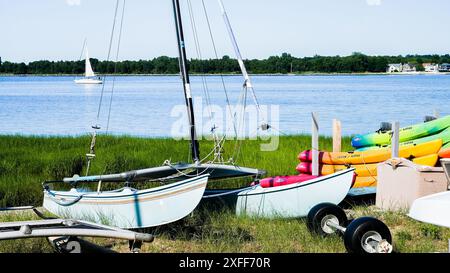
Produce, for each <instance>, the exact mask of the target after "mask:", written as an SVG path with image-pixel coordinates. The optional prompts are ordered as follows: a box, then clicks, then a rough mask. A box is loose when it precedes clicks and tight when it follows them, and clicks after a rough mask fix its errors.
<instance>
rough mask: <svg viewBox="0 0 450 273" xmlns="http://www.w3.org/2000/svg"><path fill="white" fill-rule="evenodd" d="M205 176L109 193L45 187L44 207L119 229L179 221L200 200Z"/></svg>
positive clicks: (203, 189)
mask: <svg viewBox="0 0 450 273" xmlns="http://www.w3.org/2000/svg"><path fill="white" fill-rule="evenodd" d="M207 182H208V175H202V176H198V177H195V178H191V179H187V180H183V181H181V182H176V183H173V184H169V185H165V186H162V187H157V188H152V189H146V190H135V189H132V188H123V189H120V190H116V191H108V192H85V191H80V190H77V189H72V190H71V191H51V190H48V189H46V190H44V204H43V206H44V208H45V209H47V210H48V211H50V212H51V213H53V214H55V215H58V216H59V217H69V218H73V219H81V220H87V221H91V222H95V223H102V224H108V225H112V226H116V227H120V228H126V229H132V228H144V227H154V226H160V225H164V224H168V223H171V222H175V221H177V220H180V219H182V218H184V217H186V216H187V215H189V214H190V213H191V212H192V211H193V210H194V209H195V208H196V207H197V205H198V203H199V202H200V200H201V198H202V196H203V193H204V191H205V188H206V185H207Z"/></svg>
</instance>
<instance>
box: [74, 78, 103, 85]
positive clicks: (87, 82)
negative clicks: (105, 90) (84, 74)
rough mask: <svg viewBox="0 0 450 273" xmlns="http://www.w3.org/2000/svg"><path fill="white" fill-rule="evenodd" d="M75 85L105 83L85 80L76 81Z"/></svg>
mask: <svg viewBox="0 0 450 273" xmlns="http://www.w3.org/2000/svg"><path fill="white" fill-rule="evenodd" d="M75 83H77V84H102V83H103V81H102V80H98V79H90V78H84V79H79V80H75Z"/></svg>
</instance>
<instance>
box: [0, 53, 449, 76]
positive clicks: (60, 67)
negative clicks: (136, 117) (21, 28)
mask: <svg viewBox="0 0 450 273" xmlns="http://www.w3.org/2000/svg"><path fill="white" fill-rule="evenodd" d="M390 63H410V64H412V65H413V66H416V69H417V70H418V71H422V70H423V67H422V64H423V63H450V55H449V54H447V55H406V56H367V55H365V54H362V53H353V54H352V55H350V56H318V55H316V56H313V57H303V58H297V57H293V56H292V55H290V54H288V53H283V54H281V55H280V56H271V57H269V58H267V59H263V60H258V59H252V60H245V64H246V66H247V70H248V71H249V72H250V73H253V74H286V73H365V72H373V73H376V72H386V68H387V66H388V64H390ZM91 64H92V66H93V68H94V71H96V72H97V73H99V74H177V73H179V68H178V58H173V57H167V56H161V57H158V58H154V59H151V60H139V61H120V62H117V63H116V62H112V61H100V60H98V59H94V58H92V59H91ZM189 69H190V71H191V73H198V74H201V73H205V74H231V73H240V69H239V65H238V63H237V61H236V60H235V59H232V58H230V57H229V56H223V57H222V58H221V59H208V60H199V59H191V60H190V61H189ZM0 73H3V74H82V73H84V60H81V61H45V60H43V61H33V62H29V63H28V64H26V63H13V62H8V61H3V62H2V61H1V58H0Z"/></svg>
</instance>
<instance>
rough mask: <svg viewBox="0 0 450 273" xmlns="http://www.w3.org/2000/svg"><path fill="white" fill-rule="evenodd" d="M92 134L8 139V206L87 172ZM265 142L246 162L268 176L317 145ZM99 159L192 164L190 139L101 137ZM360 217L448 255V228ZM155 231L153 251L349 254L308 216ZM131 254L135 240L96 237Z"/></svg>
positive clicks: (290, 167)
mask: <svg viewBox="0 0 450 273" xmlns="http://www.w3.org/2000/svg"><path fill="white" fill-rule="evenodd" d="M89 144H90V137H89V136H82V137H23V136H0V207H5V206H21V205H35V206H40V205H41V203H42V186H41V183H42V182H43V181H44V180H54V179H61V178H63V177H65V176H72V175H73V174H84V173H85V167H86V160H85V154H86V152H87V151H88V149H89ZM260 144H261V141H250V140H246V141H244V143H243V145H242V150H241V156H240V157H239V158H238V161H237V162H238V163H239V164H240V165H242V166H247V167H257V168H260V169H265V170H267V171H268V175H281V174H295V173H296V170H295V167H296V165H297V163H298V160H297V159H296V157H297V155H298V153H299V152H301V151H303V150H305V149H308V147H310V146H311V144H310V137H309V136H283V137H281V139H280V146H279V148H278V150H276V151H273V152H261V151H260ZM212 147H213V143H211V142H209V141H201V152H202V154H207V153H208V152H209V151H210V150H211V148H212ZM233 147H234V143H232V142H228V144H227V145H226V146H225V147H224V151H225V154H226V156H225V159H228V157H227V156H231V155H230V152H231V151H232V150H233ZM320 147H321V148H322V149H327V150H330V149H331V139H330V138H321V139H320ZM350 148H351V147H350V138H344V139H343V149H344V150H347V149H350ZM96 154H97V157H96V158H95V160H94V161H93V163H92V167H91V172H90V173H91V174H100V173H107V172H122V171H127V170H130V169H136V168H147V167H152V166H159V165H161V164H162V163H163V162H164V161H165V160H167V159H170V160H171V161H172V162H180V161H184V162H185V161H187V160H188V159H189V149H188V142H187V141H175V140H172V139H151V138H136V137H125V136H124V137H113V136H103V135H101V136H99V137H98V139H97V149H96ZM212 186H213V187H237V186H243V184H242V183H241V184H238V183H237V182H236V181H225V182H221V183H214V184H213V185H212ZM348 212H349V214H351V215H353V216H355V217H357V216H362V215H372V216H376V217H378V218H380V219H381V220H383V221H385V223H386V224H387V225H388V226H389V228H390V229H391V230H392V233H393V237H394V241H395V248H396V250H397V251H399V252H436V251H440V252H445V251H446V249H447V238H450V231H449V230H448V229H444V228H439V227H435V226H431V225H425V224H422V223H419V222H417V221H414V220H412V219H410V218H408V217H407V216H405V215H404V214H402V213H393V212H380V211H378V210H376V209H375V208H374V207H368V206H357V207H354V208H352V210H350V211H348ZM31 218H33V216H32V215H31V214H30V213H28V212H25V213H13V214H10V213H7V214H6V213H0V222H5V221H17V220H25V219H31ZM151 232H153V233H155V234H156V235H157V239H156V240H155V242H154V243H151V244H146V245H144V251H148V252H345V248H344V246H343V243H342V241H341V239H340V238H339V237H337V236H335V237H330V238H320V237H317V236H313V235H311V234H310V233H309V232H308V231H307V228H306V225H305V223H304V220H301V219H300V220H299V219H290V220H289V219H273V220H268V219H255V218H249V217H237V216H235V215H234V214H233V212H230V211H223V212H210V211H202V210H196V211H195V212H194V213H193V215H192V216H190V217H187V218H185V219H183V220H182V221H179V222H177V223H173V224H170V225H167V226H164V227H161V228H158V229H153V230H151ZM95 241H96V242H97V243H99V244H104V245H112V248H113V249H115V250H118V251H123V252H125V251H127V242H122V241H117V240H105V239H96V240H95ZM48 251H51V249H50V247H49V246H48V244H47V242H46V240H45V239H32V240H17V241H3V242H0V252H48Z"/></svg>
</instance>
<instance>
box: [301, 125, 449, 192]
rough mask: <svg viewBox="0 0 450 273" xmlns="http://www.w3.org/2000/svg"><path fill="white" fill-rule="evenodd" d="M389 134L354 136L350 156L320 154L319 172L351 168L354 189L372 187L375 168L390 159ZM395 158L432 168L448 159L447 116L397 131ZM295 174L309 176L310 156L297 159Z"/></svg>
mask: <svg viewBox="0 0 450 273" xmlns="http://www.w3.org/2000/svg"><path fill="white" fill-rule="evenodd" d="M391 136H392V131H390V130H385V131H383V130H379V131H377V132H375V133H370V134H365V135H357V136H356V137H354V138H353V139H352V146H353V147H354V148H355V149H356V150H355V151H352V152H339V153H333V152H320V153H319V163H320V166H319V172H320V175H327V174H330V173H334V172H337V171H340V170H343V169H346V168H350V167H352V168H355V173H356V175H357V177H356V180H355V184H354V186H353V187H354V188H364V187H374V186H376V182H377V165H378V164H379V163H381V162H384V161H386V160H387V159H389V158H390V157H391V147H390V142H391ZM399 139H400V147H399V156H400V157H404V158H407V159H410V160H412V161H413V162H414V163H416V164H419V165H426V166H435V165H436V163H437V162H438V160H439V157H447V158H450V116H446V117H443V118H440V119H435V120H431V121H428V122H424V123H421V124H416V125H413V126H408V127H405V128H401V129H400V133H399ZM299 160H300V161H301V162H300V164H299V165H298V166H297V171H298V172H299V173H301V174H305V175H308V174H311V172H312V163H311V161H312V153H311V151H303V152H302V153H300V155H299Z"/></svg>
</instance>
